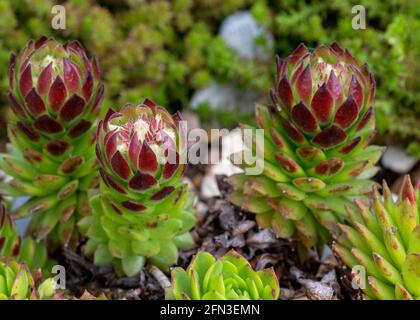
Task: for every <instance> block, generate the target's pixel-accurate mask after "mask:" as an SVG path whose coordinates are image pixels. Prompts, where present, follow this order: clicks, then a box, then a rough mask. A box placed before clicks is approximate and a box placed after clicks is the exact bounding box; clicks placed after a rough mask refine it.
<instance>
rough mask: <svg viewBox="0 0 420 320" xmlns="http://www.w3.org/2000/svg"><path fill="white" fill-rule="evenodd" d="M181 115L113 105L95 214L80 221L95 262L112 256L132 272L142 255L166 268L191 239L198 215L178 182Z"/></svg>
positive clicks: (101, 150)
mask: <svg viewBox="0 0 420 320" xmlns="http://www.w3.org/2000/svg"><path fill="white" fill-rule="evenodd" d="M179 120H180V115H179V114H178V113H177V114H175V115H174V116H171V115H170V114H169V113H168V112H167V111H166V110H165V109H164V108H163V107H161V106H158V105H156V104H155V103H154V102H153V101H151V100H148V99H146V100H145V101H144V102H143V103H142V104H139V105H126V106H124V107H123V108H122V109H121V110H120V111H119V112H114V111H112V110H110V111H109V112H108V114H107V115H106V117H105V119H104V120H103V121H101V122H100V124H99V127H98V133H97V146H96V147H97V148H96V151H97V156H98V159H99V161H100V165H101V169H100V173H101V176H102V179H101V184H100V194H99V195H97V196H95V197H93V198H92V201H91V203H92V207H93V211H94V212H93V216H91V217H85V218H84V219H83V220H82V221H81V222H80V226H81V227H82V228H83V229H84V230H86V234H87V236H88V237H89V241H88V242H87V245H86V252H87V253H88V254H94V261H95V263H96V264H105V263H111V262H113V263H114V265H115V266H116V268H117V271H123V272H124V273H125V274H127V275H134V274H136V273H138V272H139V271H140V270H141V268H142V267H143V265H144V263H145V261H146V259H149V261H150V262H151V263H153V264H155V265H157V266H159V267H162V268H168V267H169V266H170V265H172V264H174V263H176V261H177V259H178V249H179V248H184V247H188V246H190V245H192V238H191V236H190V234H189V232H188V231H189V230H190V229H191V227H192V226H193V225H194V223H195V218H194V214H193V212H192V211H191V204H192V197H191V196H190V195H189V193H188V190H187V185H186V184H184V183H183V182H182V177H183V173H184V170H185V166H186V164H185V162H186V161H181V160H183V158H185V157H186V150H185V143H186V141H185V138H186V135H185V130H184V129H185V127H182V126H180V125H179Z"/></svg>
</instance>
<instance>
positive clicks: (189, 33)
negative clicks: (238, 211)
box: [0, 0, 420, 157]
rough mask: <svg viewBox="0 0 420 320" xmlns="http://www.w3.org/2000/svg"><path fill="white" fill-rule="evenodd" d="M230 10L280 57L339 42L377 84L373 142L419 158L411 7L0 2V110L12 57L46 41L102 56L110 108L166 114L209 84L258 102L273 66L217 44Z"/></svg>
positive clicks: (416, 5)
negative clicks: (57, 21)
mask: <svg viewBox="0 0 420 320" xmlns="http://www.w3.org/2000/svg"><path fill="white" fill-rule="evenodd" d="M54 4H63V5H64V6H65V7H66V11H67V16H66V17H67V26H66V29H65V30H53V29H52V28H51V26H50V24H51V18H52V16H53V15H52V14H51V8H52V6H53V5H54ZM357 4H361V5H363V6H364V7H365V8H366V16H367V28H366V30H354V29H353V28H352V23H351V22H352V18H353V16H354V14H352V7H353V6H354V5H357ZM237 10H251V12H252V14H253V15H254V17H255V18H256V20H257V21H258V22H259V23H260V24H261V25H262V26H264V27H265V28H266V29H267V30H269V31H270V32H271V33H272V34H273V35H274V37H275V50H276V52H277V53H278V54H279V55H280V56H283V57H284V56H287V55H288V54H290V52H291V51H293V50H294V48H295V47H296V46H297V45H298V44H299V43H300V42H304V43H305V44H307V45H308V46H309V47H316V46H317V45H318V44H321V43H331V42H333V41H337V42H338V43H340V45H342V46H343V47H347V48H349V49H350V50H351V51H352V52H353V54H354V55H355V56H357V57H358V59H359V60H360V61H362V62H367V63H368V64H369V66H370V68H371V70H373V72H374V74H375V77H376V81H377V100H376V110H377V112H376V115H377V120H378V131H379V133H380V137H381V138H383V142H384V143H390V142H395V141H398V142H402V143H404V144H405V145H407V146H408V150H409V151H410V152H412V153H414V154H417V156H419V157H420V125H419V119H420V76H419V74H420V1H418V0H415V1H410V0H406V1H404V0H356V1H343V0H330V1H323V0H281V1H280V0H101V1H99V0H97V1H95V0H91V1H85V0H67V1H53V0H0V92H1V95H0V106H4V105H7V102H6V94H5V93H6V92H7V86H8V85H7V81H6V69H7V62H8V58H9V55H10V52H11V51H18V50H19V49H20V48H21V47H22V46H24V45H25V43H26V41H27V40H28V39H30V38H37V37H39V36H41V35H43V34H46V35H49V36H52V37H54V38H57V39H63V40H67V39H79V40H80V41H81V42H82V43H83V45H84V46H85V47H86V48H87V49H88V50H90V51H91V52H94V53H96V54H97V55H98V56H99V59H100V62H101V66H102V70H103V75H104V78H105V82H106V102H105V103H107V104H108V105H111V106H112V107H114V108H116V109H118V108H120V107H121V106H122V105H123V104H124V103H127V102H138V101H140V100H141V99H143V98H144V97H146V96H149V97H152V98H153V99H154V100H156V101H157V102H158V103H160V104H162V105H165V106H167V107H168V108H170V109H172V110H175V109H180V108H183V107H184V108H185V107H187V106H188V103H189V101H190V98H191V96H192V94H193V93H194V92H195V91H196V90H198V89H200V88H203V87H205V86H207V85H209V84H210V83H211V82H212V81H214V80H215V81H218V82H221V83H224V82H225V83H229V82H234V83H235V84H236V85H237V86H238V87H239V88H241V89H243V90H252V91H255V92H257V93H258V96H259V97H261V101H260V102H265V99H266V97H267V92H268V89H269V88H270V87H271V85H272V82H273V77H274V59H271V60H270V61H256V60H254V61H251V60H246V61H244V60H243V59H240V58H238V56H237V55H236V54H235V52H234V51H233V50H231V49H230V48H229V47H228V46H227V45H226V44H225V43H224V42H223V40H222V39H221V38H220V37H218V36H217V34H218V31H219V27H220V24H221V22H222V21H223V20H224V18H225V17H226V16H228V15H230V14H232V13H233V12H235V11H237ZM257 41H258V40H257ZM273 58H274V57H273ZM238 107H240V106H238ZM3 110H4V109H3ZM199 114H200V116H201V117H203V118H204V120H209V119H208V118H213V119H211V120H214V117H219V118H220V119H219V120H221V122H225V123H222V124H225V125H226V124H230V125H232V124H234V123H235V121H237V119H238V118H237V117H236V115H234V116H233V117H232V116H229V115H226V112H223V111H222V112H221V113H220V114H218V113H217V112H215V111H214V110H209V109H208V107H206V106H204V107H203V108H202V109H201V111H200V112H199ZM206 118H207V119H206Z"/></svg>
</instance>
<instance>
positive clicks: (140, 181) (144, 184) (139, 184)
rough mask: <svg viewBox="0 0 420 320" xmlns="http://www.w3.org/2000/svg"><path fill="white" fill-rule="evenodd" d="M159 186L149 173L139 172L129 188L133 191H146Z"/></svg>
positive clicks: (130, 182)
mask: <svg viewBox="0 0 420 320" xmlns="http://www.w3.org/2000/svg"><path fill="white" fill-rule="evenodd" d="M156 184H157V180H156V179H155V177H153V176H152V175H150V174H148V173H142V172H140V171H137V173H136V174H135V176H134V177H133V178H131V180H130V181H129V183H128V186H129V187H130V188H131V189H133V190H138V191H144V190H147V189H149V188H151V187H153V186H154V185H156Z"/></svg>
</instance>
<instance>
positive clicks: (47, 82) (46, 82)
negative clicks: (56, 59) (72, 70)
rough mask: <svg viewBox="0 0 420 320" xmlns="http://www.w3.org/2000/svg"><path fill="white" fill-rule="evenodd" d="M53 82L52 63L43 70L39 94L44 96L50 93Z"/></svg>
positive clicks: (40, 76)
mask: <svg viewBox="0 0 420 320" xmlns="http://www.w3.org/2000/svg"><path fill="white" fill-rule="evenodd" d="M51 82H52V62H50V63H49V64H48V66H46V67H45V68H44V70H42V72H41V74H40V75H39V78H38V92H39V94H41V95H43V94H45V93H47V92H48V89H49V88H50V86H51Z"/></svg>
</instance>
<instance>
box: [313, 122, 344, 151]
mask: <svg viewBox="0 0 420 320" xmlns="http://www.w3.org/2000/svg"><path fill="white" fill-rule="evenodd" d="M346 138H347V134H346V133H345V132H344V130H343V129H341V128H339V127H337V126H334V125H333V126H331V127H329V128H327V129H324V130H322V131H321V132H320V133H318V134H317V135H316V136H315V137H314V139H313V142H314V143H316V144H317V145H319V146H321V147H324V148H330V147H334V146H336V145H338V144H340V143H342V142H343V141H344V140H346Z"/></svg>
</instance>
